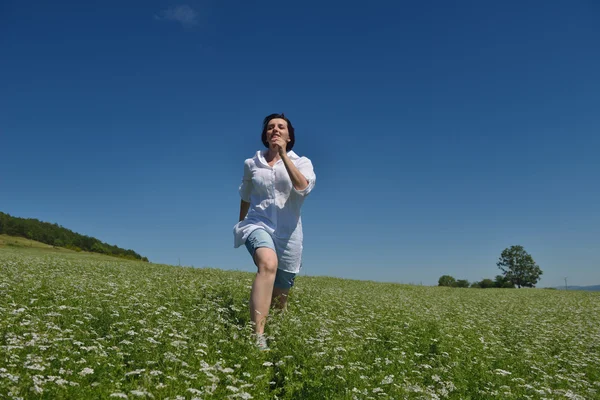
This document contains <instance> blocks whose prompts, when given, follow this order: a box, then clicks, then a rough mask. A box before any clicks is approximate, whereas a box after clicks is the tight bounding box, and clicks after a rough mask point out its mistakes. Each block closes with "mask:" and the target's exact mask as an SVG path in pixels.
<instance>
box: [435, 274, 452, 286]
mask: <svg viewBox="0 0 600 400" xmlns="http://www.w3.org/2000/svg"><path fill="white" fill-rule="evenodd" d="M455 283H456V279H454V277H452V276H450V275H442V276H440V279H439V280H438V286H448V287H452V286H454V284H455Z"/></svg>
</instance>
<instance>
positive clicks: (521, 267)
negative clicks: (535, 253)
mask: <svg viewBox="0 0 600 400" xmlns="http://www.w3.org/2000/svg"><path fill="white" fill-rule="evenodd" d="M496 265H497V266H498V268H500V270H502V273H503V274H504V277H505V278H506V280H508V281H510V282H512V283H513V284H514V285H516V286H517V287H518V288H521V287H535V285H536V283H537V282H538V280H539V279H540V275H542V270H541V268H540V267H539V265H537V264H536V263H535V261H533V257H531V255H530V254H529V253H527V252H526V251H525V249H524V248H523V246H511V247H509V248H506V249H504V251H503V252H502V254H501V255H500V259H499V260H498V262H497V263H496Z"/></svg>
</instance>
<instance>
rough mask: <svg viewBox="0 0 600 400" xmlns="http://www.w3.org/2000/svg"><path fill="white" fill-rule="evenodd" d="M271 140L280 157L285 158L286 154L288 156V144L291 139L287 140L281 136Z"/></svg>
mask: <svg viewBox="0 0 600 400" xmlns="http://www.w3.org/2000/svg"><path fill="white" fill-rule="evenodd" d="M271 140H272V143H273V145H274V146H275V148H276V149H277V152H278V153H279V156H280V157H283V156H284V155H285V154H287V144H288V142H289V141H290V140H289V139H288V140H285V139H284V138H283V137H281V136H273V138H272V139H271Z"/></svg>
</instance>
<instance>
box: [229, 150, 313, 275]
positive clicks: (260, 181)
mask: <svg viewBox="0 0 600 400" xmlns="http://www.w3.org/2000/svg"><path fill="white" fill-rule="evenodd" d="M267 151H268V150H263V151H257V152H256V154H255V155H254V157H252V158H248V159H246V160H245V161H244V177H243V178H242V183H241V185H240V188H239V192H240V196H241V198H242V200H244V201H246V202H248V203H250V209H249V211H248V215H246V218H245V219H244V220H243V221H240V222H238V223H237V224H235V226H234V227H233V235H234V247H235V248H237V247H240V246H241V245H242V244H244V242H245V241H246V238H247V237H248V236H249V235H250V234H251V233H252V231H254V230H255V229H258V228H263V229H265V230H266V231H267V232H268V233H269V234H270V235H271V237H272V238H273V242H274V243H275V248H276V249H277V258H278V261H279V265H278V268H279V269H282V270H284V271H288V272H293V273H298V272H299V271H300V267H301V265H302V240H303V235H302V218H301V216H300V209H301V208H302V204H303V203H304V199H305V198H306V196H308V194H309V193H310V192H311V191H312V189H313V187H314V186H315V181H316V179H317V178H316V176H315V172H314V170H313V165H312V162H311V161H310V160H309V159H308V158H307V157H299V156H298V155H297V154H296V153H294V152H293V151H289V152H288V153H287V154H288V157H289V158H290V160H291V161H292V162H293V163H294V165H295V166H296V168H298V170H299V171H300V172H301V173H302V175H304V177H305V178H306V180H307V181H308V186H307V187H306V188H304V189H303V190H297V189H296V188H295V187H294V186H293V185H292V180H291V179H290V176H289V174H288V172H287V170H286V169H285V165H284V163H283V161H282V160H278V161H277V162H276V163H275V164H274V165H273V166H272V167H271V166H269V163H267V161H266V160H265V155H266V154H267Z"/></svg>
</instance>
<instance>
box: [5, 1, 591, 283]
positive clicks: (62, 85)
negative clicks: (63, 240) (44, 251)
mask: <svg viewBox="0 0 600 400" xmlns="http://www.w3.org/2000/svg"><path fill="white" fill-rule="evenodd" d="M599 21H600V6H599V5H598V3H597V2H594V1H550V2H543V3H540V2H522V1H506V2H478V1H459V2H445V1H424V2H397V1H389V2H383V1H376V2H370V3H365V2H353V1H350V2H348V1H345V2H337V1H330V2H322V1H319V2H317V1H303V2H294V3H291V2H273V1H261V2H243V1H239V2H232V1H214V0H213V1H210V0H205V1H188V2H172V1H138V2H133V1H129V2H114V1H105V2H101V3H100V2H97V3H95V4H92V5H90V4H88V3H87V2H83V3H82V2H76V1H65V2H59V3H55V2H40V1H37V2H36V1H31V2H22V1H16V0H15V1H11V0H9V1H3V2H2V4H1V5H0V60H1V61H0V88H2V89H1V91H0V139H1V141H0V143H1V147H0V148H1V153H0V154H1V157H0V168H1V169H0V170H1V171H2V174H0V211H3V212H7V213H9V214H11V215H15V216H19V217H30V218H38V219H41V220H44V221H49V222H56V223H59V224H61V225H63V226H65V227H67V228H69V229H72V230H74V231H76V232H80V233H83V234H87V235H90V236H95V237H97V238H99V239H100V240H102V241H105V242H108V243H110V244H116V245H118V246H120V247H124V248H131V249H133V250H135V251H137V252H138V253H140V254H142V255H145V256H147V257H148V258H149V259H150V260H151V261H153V262H159V263H168V264H177V263H179V262H181V264H182V265H194V266H212V267H217V268H223V269H239V270H245V271H253V270H254V266H253V264H252V262H251V260H250V257H249V255H248V254H247V253H246V250H245V249H243V248H239V249H233V234H232V227H233V225H234V224H235V223H236V222H237V216H238V213H239V194H238V191H237V190H238V186H239V183H240V179H241V175H242V171H243V161H244V159H245V158H247V157H250V156H252V155H253V154H254V153H255V151H256V150H258V149H260V148H261V146H262V144H261V142H260V128H261V121H262V118H263V117H264V116H266V115H267V114H270V113H272V112H285V113H286V115H287V116H288V117H289V118H290V119H291V120H292V122H293V123H294V126H295V128H296V135H297V139H296V146H295V148H294V150H295V151H296V152H297V153H298V154H300V155H305V156H307V157H309V158H310V159H311V160H312V161H313V164H314V166H315V171H316V174H317V185H316V187H315V190H314V192H313V193H312V194H311V195H310V196H309V198H308V199H307V202H306V203H305V206H304V208H303V220H304V233H305V252H304V269H303V271H302V274H306V275H331V276H339V277H345V278H353V279H373V280H381V281H391V282H402V283H415V284H421V283H422V284H425V285H434V284H436V283H437V280H438V278H439V277H440V276H441V275H443V274H450V275H452V276H454V277H456V278H462V279H468V280H470V281H474V280H480V279H482V278H485V277H490V278H493V277H494V276H495V275H497V274H498V273H499V272H500V271H499V269H498V268H497V267H496V261H497V259H498V257H499V256H500V253H501V252H502V250H503V249H504V248H506V247H509V246H511V245H515V244H520V245H523V246H524V247H525V249H526V250H527V251H528V252H529V253H531V255H532V256H533V257H534V259H535V260H536V262H537V263H538V264H539V265H540V266H541V268H542V270H543V271H544V275H543V276H542V280H541V281H540V283H539V286H541V287H545V286H557V285H562V284H564V277H568V282H569V284H574V285H588V284H600V252H598V243H599V239H600V207H599V204H600V185H599V184H598V180H599V176H600V156H598V154H597V153H598V150H599V148H600V138H599V132H600V119H599V118H598V110H599V109H600V79H599V78H598V77H599V75H598V71H600V52H599V51H598V43H600V24H599Z"/></svg>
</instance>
